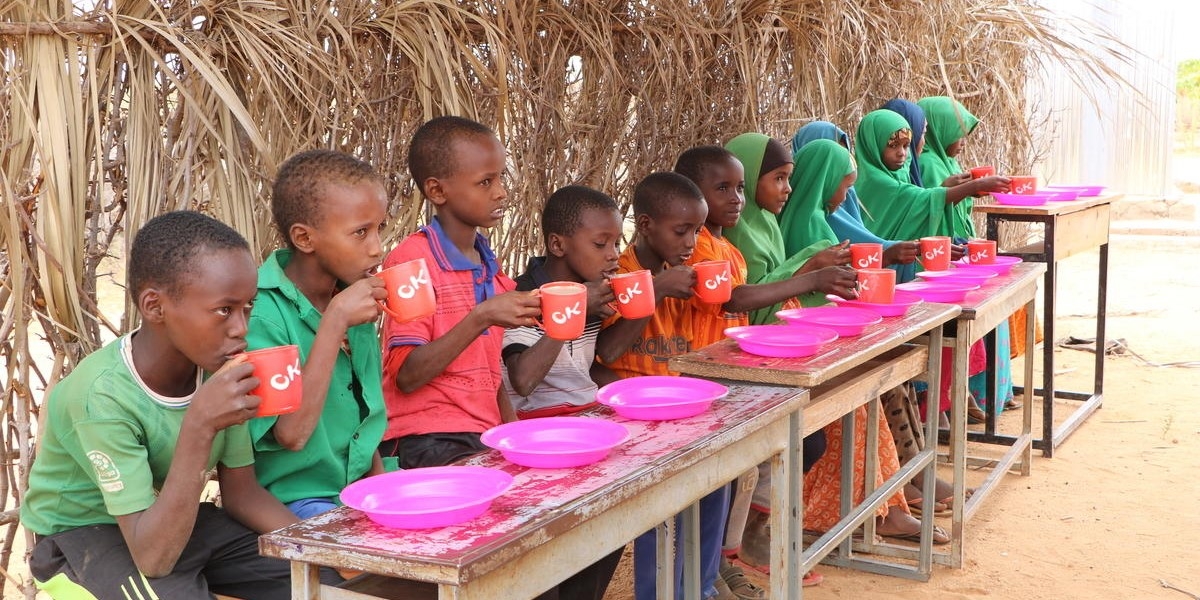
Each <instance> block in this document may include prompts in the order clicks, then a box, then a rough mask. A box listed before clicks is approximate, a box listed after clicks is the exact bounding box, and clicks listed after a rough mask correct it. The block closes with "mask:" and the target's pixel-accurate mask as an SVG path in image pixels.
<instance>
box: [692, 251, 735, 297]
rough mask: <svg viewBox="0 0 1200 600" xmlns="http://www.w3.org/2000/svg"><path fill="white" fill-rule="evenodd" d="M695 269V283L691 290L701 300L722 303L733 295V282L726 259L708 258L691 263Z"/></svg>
mask: <svg viewBox="0 0 1200 600" xmlns="http://www.w3.org/2000/svg"><path fill="white" fill-rule="evenodd" d="M692 268H693V269H695V271H696V285H695V286H693V287H692V291H693V292H695V293H696V296H697V297H698V298H700V301H701V302H707V303H709V304H724V303H726V302H729V298H730V297H731V296H733V282H732V280H731V279H730V272H729V270H730V267H729V261H727V260H708V261H704V262H701V263H696V264H694V265H692Z"/></svg>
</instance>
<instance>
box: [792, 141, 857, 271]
mask: <svg viewBox="0 0 1200 600" xmlns="http://www.w3.org/2000/svg"><path fill="white" fill-rule="evenodd" d="M794 164H795V170H794V171H792V176H791V178H790V182H791V186H792V194H791V196H790V197H789V198H788V203H787V205H786V206H785V207H784V208H783V212H782V213H780V215H779V229H780V231H781V232H782V234H783V247H784V251H785V252H787V253H789V254H790V253H793V252H799V251H800V250H802V249H804V248H807V247H809V246H812V245H813V244H816V243H818V242H826V243H827V244H828V245H833V244H837V243H838V242H839V240H838V238H837V234H835V233H834V232H833V228H832V227H830V226H829V221H827V220H826V218H825V216H826V215H827V214H829V213H832V212H833V211H835V210H837V208H838V206H840V205H841V204H842V202H845V200H846V194H847V192H848V191H849V190H850V186H852V185H854V180H855V179H856V178H857V173H856V170H855V168H854V159H852V158H851V157H850V151H849V150H847V149H845V148H843V147H842V146H841V144H838V143H837V142H835V141H833V140H816V141H813V142H810V143H809V144H806V145H805V146H804V147H802V148H800V150H799V151H798V152H796V154H795V157H794Z"/></svg>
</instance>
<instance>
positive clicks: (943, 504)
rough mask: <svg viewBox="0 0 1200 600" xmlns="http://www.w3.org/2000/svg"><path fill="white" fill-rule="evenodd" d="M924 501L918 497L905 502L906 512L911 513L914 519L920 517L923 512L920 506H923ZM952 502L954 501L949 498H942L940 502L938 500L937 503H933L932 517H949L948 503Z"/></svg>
mask: <svg viewBox="0 0 1200 600" xmlns="http://www.w3.org/2000/svg"><path fill="white" fill-rule="evenodd" d="M924 500H925V499H924V498H920V497H917V498H913V499H911V500H907V502H908V512H910V513H912V515H913V516H914V517H919V516H921V513H922V512H923V510H924V509H923V508H921V507H922V505H924ZM953 501H954V498H953V497H949V498H943V499H942V500H938V501H936V502H934V503H933V516H935V517H945V516H947V515H949V514H950V513H951V510H950V503H951V502H953Z"/></svg>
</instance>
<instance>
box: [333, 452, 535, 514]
mask: <svg viewBox="0 0 1200 600" xmlns="http://www.w3.org/2000/svg"><path fill="white" fill-rule="evenodd" d="M512 481H513V478H512V475H509V474H508V473H505V472H504V471H501V470H499V469H489V468H487V467H468V466H452V467H428V468H424V469H406V470H403V471H393V472H391V473H384V474H382V475H374V476H372V477H367V478H365V479H360V480H358V481H355V482H354V483H351V484H350V485H348V486H346V487H345V488H344V489H343V490H342V493H341V499H342V504H345V505H346V506H349V507H350V508H354V509H358V510H360V511H362V512H364V513H366V515H367V517H368V518H369V519H371V520H372V521H374V522H376V523H378V524H380V525H383V526H384V527H394V528H397V529H432V528H435V527H446V526H448V525H454V524H456V523H462V522H464V521H469V520H471V519H474V518H475V517H478V516H479V515H481V514H483V513H484V512H485V511H487V509H488V507H490V506H491V505H492V500H495V499H496V497H497V496H499V495H500V494H503V493H504V492H505V491H507V490H508V488H509V486H511V485H512Z"/></svg>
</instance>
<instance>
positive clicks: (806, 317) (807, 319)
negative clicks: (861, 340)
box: [775, 306, 883, 337]
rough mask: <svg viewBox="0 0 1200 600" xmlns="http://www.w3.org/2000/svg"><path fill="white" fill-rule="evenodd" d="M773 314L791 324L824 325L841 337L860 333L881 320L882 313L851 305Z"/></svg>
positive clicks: (799, 309) (792, 310)
mask: <svg viewBox="0 0 1200 600" xmlns="http://www.w3.org/2000/svg"><path fill="white" fill-rule="evenodd" d="M775 316H776V317H779V318H780V319H783V320H784V321H787V322H788V323H791V324H793V325H816V326H818V327H826V328H829V329H832V330H834V331H835V332H837V334H838V335H839V336H842V337H854V336H856V335H862V332H863V331H864V330H866V328H867V327H870V326H871V325H874V324H876V323H880V322H882V321H883V315H881V314H879V313H878V312H877V311H874V310H871V309H868V308H856V307H853V306H813V307H811V308H789V309H787V310H781V311H779V312H777V313H775Z"/></svg>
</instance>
